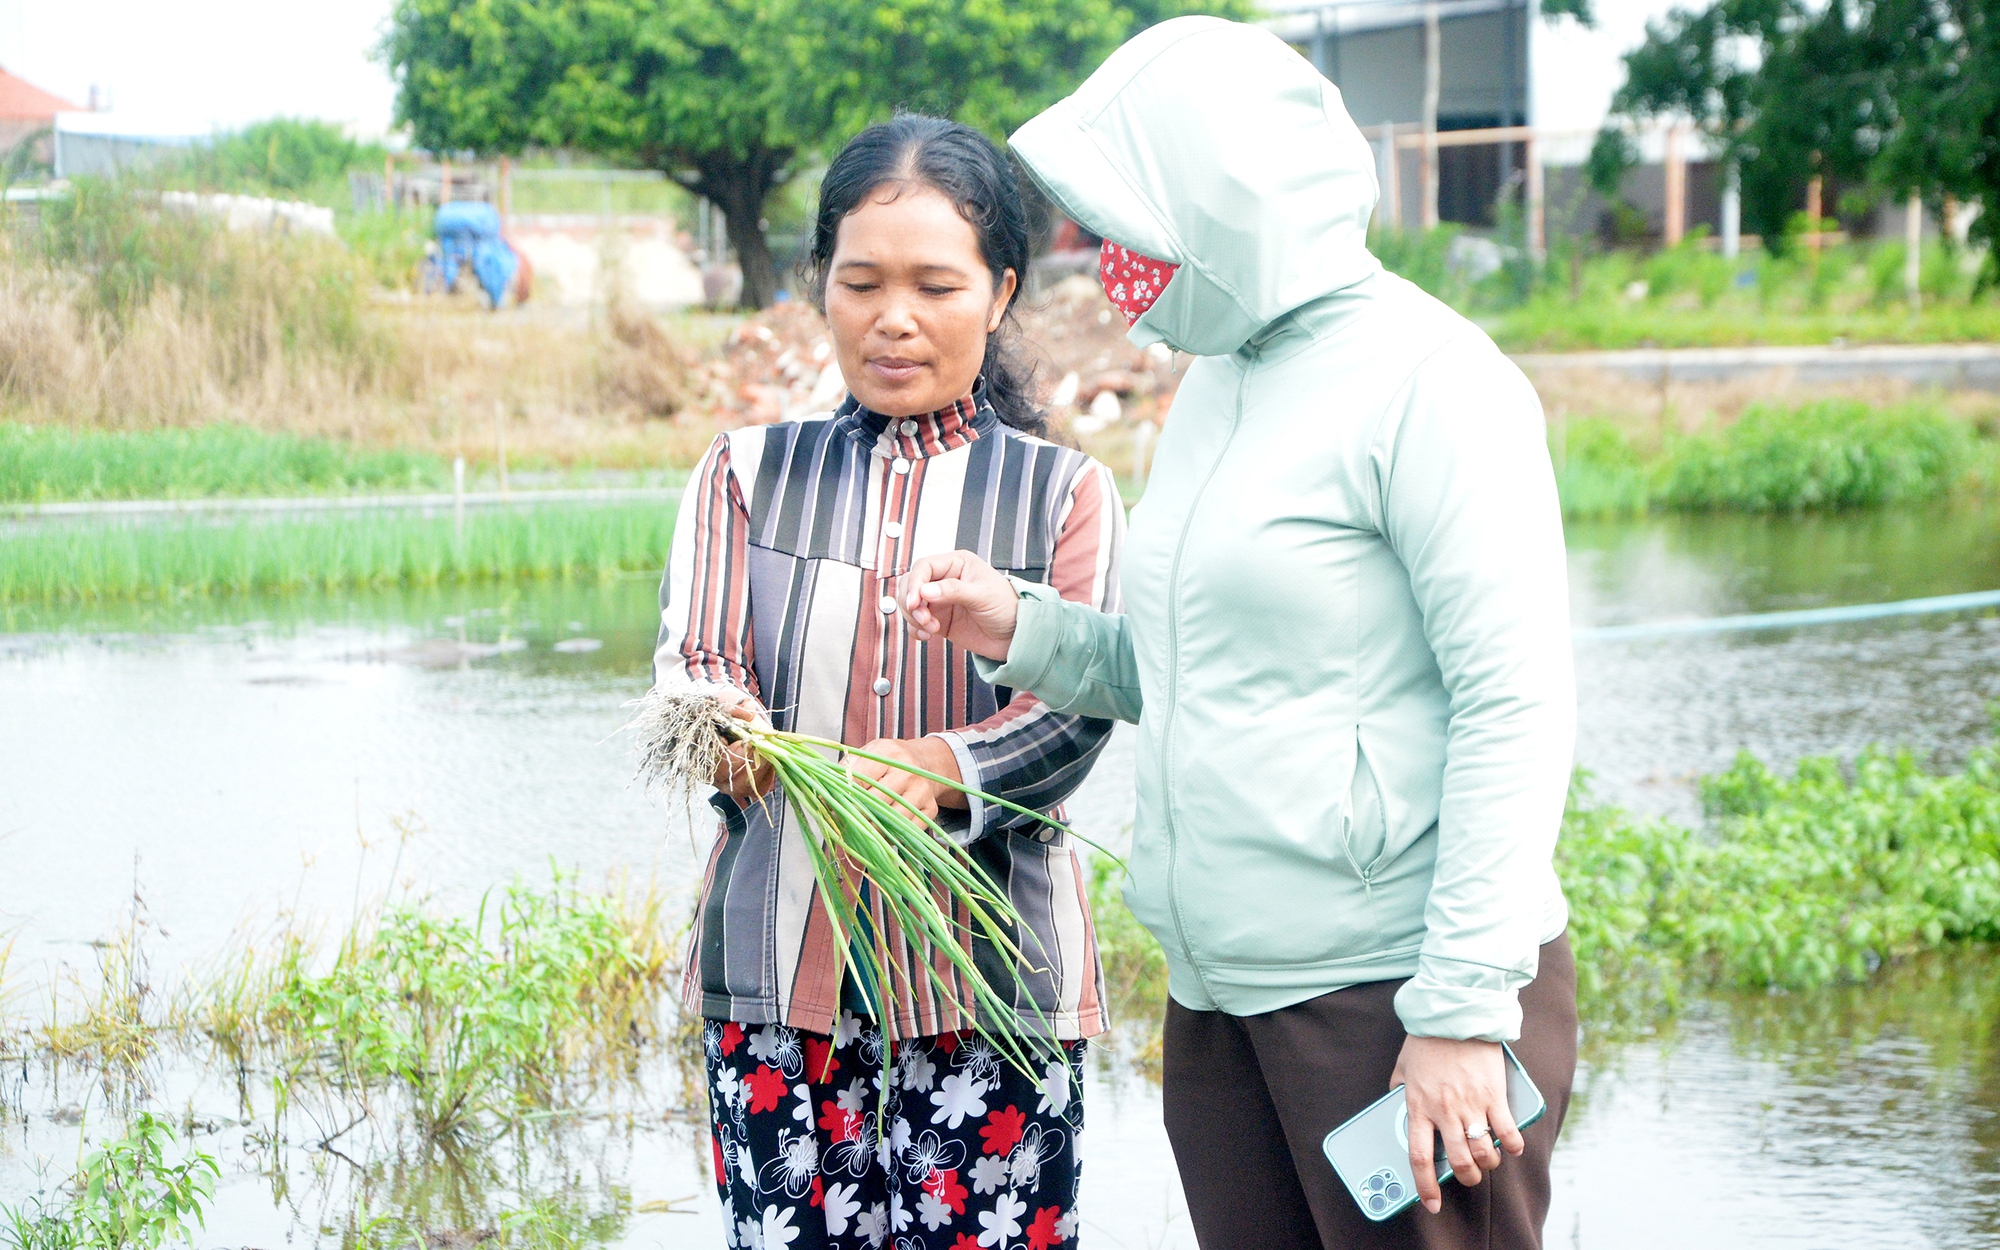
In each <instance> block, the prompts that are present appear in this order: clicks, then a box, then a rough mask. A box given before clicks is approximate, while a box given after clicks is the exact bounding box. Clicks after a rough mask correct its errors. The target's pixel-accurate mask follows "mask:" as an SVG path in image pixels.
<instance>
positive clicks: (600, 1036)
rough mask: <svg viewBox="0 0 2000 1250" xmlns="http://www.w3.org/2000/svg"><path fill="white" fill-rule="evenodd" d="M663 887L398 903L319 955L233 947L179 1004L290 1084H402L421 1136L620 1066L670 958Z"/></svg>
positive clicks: (390, 1087) (358, 1091)
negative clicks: (467, 909) (210, 978)
mask: <svg viewBox="0 0 2000 1250" xmlns="http://www.w3.org/2000/svg"><path fill="white" fill-rule="evenodd" d="M662 906H663V904H662V901H661V899H660V898H659V896H658V895H657V894H654V893H652V892H647V893H645V894H641V895H633V894H629V893H626V892H623V891H618V892H613V893H610V894H604V895H593V894H586V893H584V892H582V891H580V890H578V889H577V888H576V887H575V885H574V883H573V882H572V881H570V880H568V879H565V878H561V877H559V878H558V879H557V880H556V882H555V884H554V885H553V886H552V887H551V888H549V889H548V890H546V891H537V890H533V889H529V888H527V887H524V886H520V885H514V886H510V887H508V888H507V889H506V890H505V891H504V892H502V893H501V894H500V895H499V896H498V897H497V898H493V897H489V898H488V899H487V900H485V901H483V902H482V903H481V905H480V908H479V911H478V913H477V914H476V915H475V916H474V917H472V918H470V919H466V918H460V917H453V916H447V915H441V914H438V913H437V912H435V911H433V910H431V909H429V908H427V907H424V906H422V905H420V904H402V905H397V906H391V907H387V908H385V909H383V910H382V911H381V912H380V913H378V914H376V915H373V916H369V917H365V918H364V919H363V920H362V921H361V922H359V923H357V924H356V925H355V926H354V927H353V928H352V929H350V930H349V931H348V932H347V933H346V934H345V935H343V937H342V938H341V941H340V943H339V945H338V947H337V948H336V949H335V950H334V951H333V952H332V954H331V956H330V957H328V958H325V959H322V958H321V955H320V952H319V950H318V948H317V945H316V944H315V943H314V942H313V941H311V940H310V939H309V938H307V937H305V936H302V935H299V934H296V933H293V934H287V935H286V936H285V937H284V939H283V940H281V941H280V943H279V944H278V948H277V949H276V951H275V952H273V953H272V954H270V955H268V956H263V957H260V956H258V955H256V954H254V953H251V952H245V953H242V954H239V955H238V956H236V957H235V958H234V959H232V960H231V961H229V962H228V964H227V965H226V971H225V973H224V974H223V975H222V976H220V977H218V978H216V980H215V981H214V982H213V984H212V985H211V986H210V987H209V988H208V989H206V990H205V991H202V992H198V993H196V994H195V995H194V998H193V1001H192V1004H191V1005H190V1006H188V1007H187V1008H185V1010H184V1014H185V1016H186V1017H187V1018H188V1020H189V1021H190V1022H191V1023H192V1025H193V1027H195V1028H197V1029H199V1030H200V1031H202V1032H203V1033H205V1034H207V1035H208V1036H209V1037H210V1038H211V1039H213V1040H214V1041H215V1042H216V1043H217V1044H218V1045H219V1046H221V1047H222V1048H223V1049H224V1050H225V1051H226V1052H228V1053H229V1054H231V1055H232V1056H234V1057H236V1058H237V1059H238V1060H239V1061H250V1060H260V1059H261V1060H263V1061H265V1062H268V1063H270V1064H271V1065H272V1066H273V1067H275V1068H276V1069H277V1070H278V1072H279V1074H280V1085H281V1088H285V1089H291V1088H296V1087H298V1086H300V1085H302V1084H317V1085H325V1086H331V1087H332V1088H334V1089H336V1090H339V1091H342V1092H345V1093H348V1094H352V1095H357V1096H360V1097H362V1098H366V1097H367V1096H368V1095H370V1094H372V1093H377V1092H383V1091H388V1092H392V1093H394V1094H395V1095H397V1096H398V1097H399V1098H400V1099H401V1100H402V1104H403V1105H404V1106H405V1107H407V1109H408V1113H409V1115H410V1116H411V1117H412V1119H413V1120H414V1121H415V1123H416V1125H417V1127H418V1128H419V1130H420V1131H421V1132H422V1133H423V1135H424V1136H425V1137H426V1138H428V1139H430V1140H433V1141H437V1140H445V1139H452V1138H457V1137H460V1136H463V1135H465V1134H466V1133H468V1132H469V1131H470V1130H471V1129H472V1128H473V1126H474V1125H476V1124H477V1123H479V1122H481V1121H482V1120H483V1119H485V1118H487V1117H491V1116H497V1115H506V1114H509V1113H513V1112H519V1111H523V1110H528V1109H533V1108H536V1107H543V1106H548V1105H551V1104H553V1103H557V1102H560V1101H564V1100H565V1099H567V1098H568V1097H570V1096H571V1095H572V1094H573V1093H574V1092H575V1091H576V1090H578V1089H588V1088H594V1087H595V1086H597V1085H599V1084H601V1083H604V1082H606V1081H610V1080H616V1079H620V1078H622V1077H623V1076H624V1075H625V1074H626V1073H627V1072H628V1071H629V1070H630V1064H631V1058H632V1051H633V1047H634V1045H635V1043H637V1042H639V1041H641V1040H644V1039H646V1038H649V1037H652V1036H654V1034H655V1032H656V1020H657V1014H658V1013H657V1009H658V1004H659V999H660V997H661V995H662V993H663V991H664V990H665V988H666V985H667V983H668V981H669V980H671V977H672V974H671V970H670V964H671V959H670V957H669V954H668V951H667V946H666V934H665V928H664V923H663V917H662V915H661V909H662Z"/></svg>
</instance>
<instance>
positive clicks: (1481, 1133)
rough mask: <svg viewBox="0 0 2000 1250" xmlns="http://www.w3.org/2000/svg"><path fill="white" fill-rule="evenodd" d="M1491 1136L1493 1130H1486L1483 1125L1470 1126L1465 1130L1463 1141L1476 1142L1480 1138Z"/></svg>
mask: <svg viewBox="0 0 2000 1250" xmlns="http://www.w3.org/2000/svg"><path fill="white" fill-rule="evenodd" d="M1491 1136H1493V1130H1492V1129H1489V1128H1487V1127H1486V1126H1485V1125H1484V1124H1474V1125H1470V1126H1468V1127H1467V1128H1466V1130H1465V1140H1467V1141H1478V1140H1480V1139H1481V1138H1485V1137H1491Z"/></svg>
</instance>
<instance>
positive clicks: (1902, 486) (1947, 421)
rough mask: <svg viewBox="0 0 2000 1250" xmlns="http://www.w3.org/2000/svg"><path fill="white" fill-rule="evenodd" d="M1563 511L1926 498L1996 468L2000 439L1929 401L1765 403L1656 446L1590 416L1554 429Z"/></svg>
mask: <svg viewBox="0 0 2000 1250" xmlns="http://www.w3.org/2000/svg"><path fill="white" fill-rule="evenodd" d="M1549 454H1550V456H1551V457H1552V458H1553V459H1554V461H1555V465H1556V486H1557V489H1558V491H1559V492H1560V493H1561V496H1562V503H1563V511H1564V512H1565V513H1567V514H1569V515H1571V516H1604V515H1616V514H1624V513H1637V512H1644V511H1646V510H1648V509H1651V508H1665V509H1673V510H1676V511H1686V512H1702V511H1722V510H1729V511H1742V512H1801V511H1809V510H1818V509H1837V508H1868V507H1881V506H1886V505H1893V504H1907V503H1921V502H1925V501H1928V500H1933V499H1938V498H1940V497H1943V496H1945V495H1948V494H1950V493H1951V492H1953V491H1954V490H1957V489H1960V488H1961V487H1965V486H1968V485H1973V484H1977V483H1979V482H1980V481H1981V480H1982V479H1985V478H1987V477H1989V476H1990V475H1991V471H1992V470H1993V468H1994V467H1995V461H1996V456H2000V446H1996V444H1995V443H1994V442H1993V441H1992V440H1991V439H1988V438H1986V437H1983V436H1982V435H1981V434H1979V433H1978V432H1977V431H1976V430H1975V429H1974V427H1973V426H1972V425H1971V424H1969V423H1968V422H1966V421H1963V420H1960V419H1958V418H1956V417H1953V416H1951V415H1950V414H1949V413H1946V412H1945V411H1944V410H1942V409H1941V408H1939V407H1937V406H1935V405H1933V404H1928V403H1923V402H1912V403H1904V404H1896V405H1890V406H1886V407H1883V406H1877V405H1873V404H1868V403H1864V402H1861V401H1859V400H1823V401H1819V402H1815V403H1809V404H1803V405H1798V406H1791V407H1786V406H1778V405H1758V406H1753V407H1751V408H1750V409H1748V410H1747V411H1745V413H1744V415H1743V417H1742V418H1741V419H1740V420H1738V421H1736V422H1735V423H1734V424H1732V425H1730V426H1728V427H1726V428H1724V429H1722V430H1719V431H1707V432H1703V433H1699V434H1693V435H1676V434H1669V435H1668V436H1667V437H1666V438H1665V439H1663V440H1661V441H1660V442H1659V443H1658V444H1657V445H1653V446H1647V445H1645V444H1642V443H1641V442H1639V441H1638V440H1635V439H1634V438H1633V437H1632V436H1631V435H1630V434H1628V433H1627V432H1626V431H1625V430H1623V429H1622V428H1620V427H1619V426H1617V425H1615V424H1613V423H1612V422H1609V421H1605V420H1602V419H1599V418H1588V419H1585V420H1581V421H1572V422H1568V423H1566V424H1565V425H1563V426H1560V427H1558V428H1557V429H1556V430H1554V431H1552V432H1551V436H1550V449H1549Z"/></svg>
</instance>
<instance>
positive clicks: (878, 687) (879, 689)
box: [875, 677, 890, 694]
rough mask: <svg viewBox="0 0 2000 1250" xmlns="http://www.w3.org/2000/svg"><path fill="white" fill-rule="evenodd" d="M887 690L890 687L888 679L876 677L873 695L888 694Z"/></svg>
mask: <svg viewBox="0 0 2000 1250" xmlns="http://www.w3.org/2000/svg"><path fill="white" fill-rule="evenodd" d="M889 689H890V686H889V679H888V678H887V677H877V678H876V679H875V693H876V694H888V693H889Z"/></svg>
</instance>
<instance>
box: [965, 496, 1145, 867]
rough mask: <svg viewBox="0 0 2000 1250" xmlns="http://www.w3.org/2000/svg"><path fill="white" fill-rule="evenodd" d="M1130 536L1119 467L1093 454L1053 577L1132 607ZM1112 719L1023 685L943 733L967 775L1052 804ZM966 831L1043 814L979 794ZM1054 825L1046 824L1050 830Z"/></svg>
mask: <svg viewBox="0 0 2000 1250" xmlns="http://www.w3.org/2000/svg"><path fill="white" fill-rule="evenodd" d="M1124 541H1125V507H1124V503H1123V501H1122V500H1121V499H1120V498H1119V496H1118V486H1117V482H1116V480H1115V479H1113V477H1112V476H1111V470H1109V469H1107V468H1105V467H1104V466H1103V465H1102V464H1099V463H1098V462H1097V461H1095V460H1091V461H1087V462H1086V463H1085V467H1084V469H1083V471H1082V472H1080V473H1078V474H1077V475H1076V480H1075V481H1074V482H1072V483H1071V486H1070V490H1069V493H1068V495H1067V496H1066V497H1065V499H1064V500H1063V504H1062V517H1061V524H1060V527H1059V528H1058V530H1057V534H1056V542H1055V553H1054V558H1053V559H1052V560H1051V561H1050V563H1049V584H1050V586H1051V587H1052V588H1053V589H1054V590H1055V591H1056V593H1057V594H1059V595H1061V596H1062V597H1063V598H1064V599H1068V600H1071V601H1073V602H1076V603H1082V604H1087V605H1089V606H1090V607H1093V608H1095V609H1097V610H1098V611H1100V612H1112V613H1116V612H1120V611H1122V610H1123V608H1124V604H1123V600H1122V598H1121V597H1120V594H1119V589H1118V554H1119V549H1120V547H1121V546H1122V545H1123V543H1124ZM1111 726H1112V722H1111V721H1109V720H1099V719H1096V718H1093V717H1085V716H1062V715H1058V714H1057V713H1055V712H1052V711H1050V710H1049V707H1048V705H1047V704H1045V703H1043V702H1042V701H1041V700H1040V699H1038V698H1036V697H1035V696H1034V695H1032V694H1030V693H1028V692H1027V691H1019V692H1016V693H1015V694H1014V696H1013V698H1012V699H1010V700H1009V701H1008V702H1007V703H1006V704H1005V705H1004V706H1002V707H1001V708H1000V710H999V711H998V712H996V713H995V714H993V715H992V716H989V717H987V718H986V719H985V720H983V721H979V722H977V723H975V724H971V725H967V726H966V727H965V728H963V729H958V730H954V731H951V732H947V733H940V734H938V735H936V736H937V737H940V738H943V739H944V740H945V741H946V742H947V743H949V744H950V746H951V748H952V752H953V754H954V755H955V756H956V757H957V760H958V768H959V773H960V775H961V777H962V778H963V779H964V780H965V781H967V782H968V783H971V784H973V785H976V786H978V787H979V788H980V789H981V790H984V791H986V792H987V793H988V794H992V795H994V796H996V797H999V798H1003V799H1006V800H1008V801H1010V802H1013V803H1018V804H1020V805H1021V806H1023V807H1027V808H1032V809H1033V810H1035V811H1047V810H1049V809H1051V808H1053V807H1055V806H1056V805H1057V804H1059V803H1061V802H1062V801H1063V800H1064V799H1066V798H1068V797H1069V795H1070V793H1071V792H1072V791H1074V790H1075V789H1076V787H1077V786H1078V785H1079V784H1081V783H1082V781H1083V779H1084V777H1085V775H1087V774H1088V773H1089V772H1090V766H1091V764H1092V762H1093V761H1095V759H1096V758H1097V753H1098V752H1099V751H1101V750H1103V748H1104V743H1105V740H1106V739H1107V738H1108V737H1109V736H1110V734H1111ZM968 815H969V820H968V822H967V828H966V831H965V833H964V834H963V835H960V836H962V837H963V838H964V839H965V840H966V841H971V840H973V839H975V838H978V837H981V836H983V835H985V834H987V833H991V832H994V831H995V830H1000V829H1023V828H1024V827H1025V826H1028V825H1031V824H1034V823H1035V822H1034V821H1033V820H1032V819H1031V818H1030V817H1027V816H1023V815H1020V814H1018V813H1015V812H1012V811H1010V810H1008V809H1006V808H1004V807H998V806H994V805H991V804H986V803H982V802H981V801H980V800H978V799H977V798H973V799H971V811H970V812H969V814H968ZM1049 832H1050V831H1048V830H1047V828H1046V826H1043V827H1042V833H1043V834H1044V835H1047V834H1048V833H1049Z"/></svg>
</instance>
